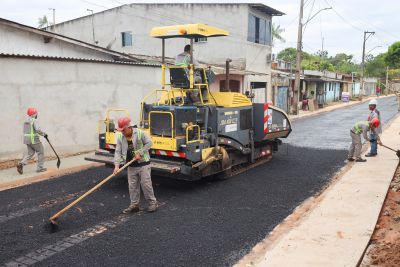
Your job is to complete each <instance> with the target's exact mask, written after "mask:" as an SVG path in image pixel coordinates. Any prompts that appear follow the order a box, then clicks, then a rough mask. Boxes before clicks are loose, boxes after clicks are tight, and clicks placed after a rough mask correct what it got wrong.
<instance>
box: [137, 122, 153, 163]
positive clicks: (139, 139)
mask: <svg viewBox="0 0 400 267" xmlns="http://www.w3.org/2000/svg"><path fill="white" fill-rule="evenodd" d="M137 134H138V136H137V141H136V143H137V145H138V146H137V149H142V148H143V141H142V130H139V129H137ZM143 159H144V160H145V161H149V160H150V155H149V152H148V151H143Z"/></svg>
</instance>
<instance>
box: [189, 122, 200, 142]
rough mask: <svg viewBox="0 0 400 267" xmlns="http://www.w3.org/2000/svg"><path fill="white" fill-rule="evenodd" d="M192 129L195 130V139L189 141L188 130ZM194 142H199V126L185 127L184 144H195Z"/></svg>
mask: <svg viewBox="0 0 400 267" xmlns="http://www.w3.org/2000/svg"><path fill="white" fill-rule="evenodd" d="M193 128H197V139H195V140H191V141H189V130H190V129H193ZM196 142H200V126H199V125H197V124H195V125H189V126H188V127H186V144H190V143H196Z"/></svg>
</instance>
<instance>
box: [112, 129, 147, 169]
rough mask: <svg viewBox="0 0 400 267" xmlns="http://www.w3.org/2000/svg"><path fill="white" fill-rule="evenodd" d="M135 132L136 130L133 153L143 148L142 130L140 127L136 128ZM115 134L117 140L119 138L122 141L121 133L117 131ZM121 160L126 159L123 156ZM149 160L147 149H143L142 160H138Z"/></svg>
mask: <svg viewBox="0 0 400 267" xmlns="http://www.w3.org/2000/svg"><path fill="white" fill-rule="evenodd" d="M136 132H137V139H136V147H135V144H133V146H134V149H135V151H134V154H136V152H137V150H139V149H142V148H143V141H142V135H143V132H142V130H140V129H136ZM117 136H118V138H119V140H120V141H121V143H122V136H123V135H122V133H121V132H118V133H117ZM122 157H123V156H122ZM123 160H126V159H125V158H123ZM149 160H150V154H149V151H143V156H142V160H140V161H141V162H143V161H145V162H147V161H149Z"/></svg>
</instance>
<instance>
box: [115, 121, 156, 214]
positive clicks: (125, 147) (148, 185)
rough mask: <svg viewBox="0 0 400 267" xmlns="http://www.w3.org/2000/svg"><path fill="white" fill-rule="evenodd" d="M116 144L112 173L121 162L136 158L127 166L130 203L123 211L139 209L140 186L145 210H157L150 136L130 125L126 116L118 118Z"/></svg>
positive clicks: (136, 210)
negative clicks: (144, 200)
mask: <svg viewBox="0 0 400 267" xmlns="http://www.w3.org/2000/svg"><path fill="white" fill-rule="evenodd" d="M117 130H118V131H119V133H118V134H117V145H116V148H115V153H114V166H115V167H114V173H116V172H117V171H118V170H119V166H120V165H121V164H125V163H127V162H129V161H131V160H132V159H134V158H135V159H136V161H134V162H133V163H131V164H130V165H129V167H128V185H129V196H130V200H131V203H130V205H129V207H128V208H126V209H124V210H123V211H122V212H123V213H131V212H138V211H139V201H140V188H142V191H143V195H144V197H145V199H146V201H147V202H148V207H147V211H148V212H154V211H156V210H157V200H156V198H155V196H154V190H153V185H152V181H151V166H150V154H149V149H150V147H151V145H152V141H151V138H150V136H149V135H148V134H147V133H146V132H144V131H142V130H140V129H138V128H134V127H133V126H132V125H131V120H130V119H129V118H128V117H123V118H120V119H119V120H118V127H117Z"/></svg>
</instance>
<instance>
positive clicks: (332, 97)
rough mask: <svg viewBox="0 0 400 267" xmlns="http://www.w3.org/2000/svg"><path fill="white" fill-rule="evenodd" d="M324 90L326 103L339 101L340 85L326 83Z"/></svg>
mask: <svg viewBox="0 0 400 267" xmlns="http://www.w3.org/2000/svg"><path fill="white" fill-rule="evenodd" d="M324 88H325V103H330V102H334V101H338V100H339V96H340V83H338V82H325V84H324Z"/></svg>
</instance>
